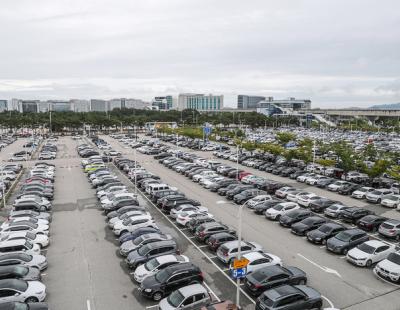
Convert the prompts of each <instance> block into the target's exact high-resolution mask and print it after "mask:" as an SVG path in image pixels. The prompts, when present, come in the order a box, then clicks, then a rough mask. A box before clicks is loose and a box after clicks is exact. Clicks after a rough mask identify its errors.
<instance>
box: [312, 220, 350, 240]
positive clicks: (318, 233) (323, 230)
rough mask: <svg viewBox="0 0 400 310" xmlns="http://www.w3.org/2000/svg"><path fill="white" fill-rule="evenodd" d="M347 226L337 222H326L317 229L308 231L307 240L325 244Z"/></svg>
mask: <svg viewBox="0 0 400 310" xmlns="http://www.w3.org/2000/svg"><path fill="white" fill-rule="evenodd" d="M345 229H346V228H345V227H344V226H342V225H339V224H337V223H325V224H323V225H321V226H320V227H318V228H317V229H314V230H311V231H309V232H308V233H307V240H308V241H310V242H312V243H315V244H325V243H326V240H328V239H329V238H331V237H334V236H336V235H337V234H338V233H339V232H341V231H343V230H345Z"/></svg>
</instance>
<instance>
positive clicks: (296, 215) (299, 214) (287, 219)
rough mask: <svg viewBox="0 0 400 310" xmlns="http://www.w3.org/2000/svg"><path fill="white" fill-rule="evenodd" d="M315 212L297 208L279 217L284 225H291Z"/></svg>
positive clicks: (280, 222)
mask: <svg viewBox="0 0 400 310" xmlns="http://www.w3.org/2000/svg"><path fill="white" fill-rule="evenodd" d="M312 215H313V213H312V212H311V211H309V210H304V209H296V210H292V211H289V212H287V213H286V214H284V215H282V216H281V217H280V218H279V224H281V225H282V226H284V227H291V226H292V225H293V224H295V223H297V222H300V221H302V220H304V219H305V218H307V217H310V216H312Z"/></svg>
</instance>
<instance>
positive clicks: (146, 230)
mask: <svg viewBox="0 0 400 310" xmlns="http://www.w3.org/2000/svg"><path fill="white" fill-rule="evenodd" d="M150 233H161V231H160V230H159V229H158V228H154V227H140V228H138V229H135V230H134V231H129V232H126V233H124V234H121V236H119V239H118V240H119V243H121V244H122V243H124V242H126V241H129V240H135V239H136V238H137V237H140V236H142V235H145V234H150Z"/></svg>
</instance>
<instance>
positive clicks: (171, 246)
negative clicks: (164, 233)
mask: <svg viewBox="0 0 400 310" xmlns="http://www.w3.org/2000/svg"><path fill="white" fill-rule="evenodd" d="M177 251H178V246H177V244H176V242H175V241H174V240H172V239H171V240H165V241H157V242H152V243H149V244H146V245H144V246H142V247H140V248H139V249H137V250H135V251H132V252H130V253H129V254H128V257H127V258H126V259H125V262H126V263H127V265H128V266H129V268H132V269H136V267H137V266H139V265H140V264H143V263H146V262H147V261H149V260H150V259H152V258H154V257H158V256H161V255H167V254H177Z"/></svg>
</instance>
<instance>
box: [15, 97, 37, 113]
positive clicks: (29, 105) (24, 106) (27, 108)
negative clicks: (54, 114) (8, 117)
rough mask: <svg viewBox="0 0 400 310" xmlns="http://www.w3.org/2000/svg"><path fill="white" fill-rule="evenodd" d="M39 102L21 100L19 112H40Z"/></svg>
mask: <svg viewBox="0 0 400 310" xmlns="http://www.w3.org/2000/svg"><path fill="white" fill-rule="evenodd" d="M39 103H40V101H39V100H19V102H18V104H19V111H20V112H23V113H27V112H30V113H37V112H39Z"/></svg>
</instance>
